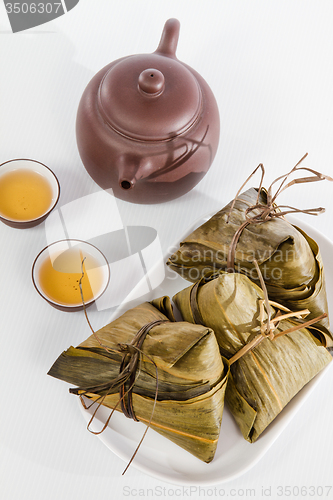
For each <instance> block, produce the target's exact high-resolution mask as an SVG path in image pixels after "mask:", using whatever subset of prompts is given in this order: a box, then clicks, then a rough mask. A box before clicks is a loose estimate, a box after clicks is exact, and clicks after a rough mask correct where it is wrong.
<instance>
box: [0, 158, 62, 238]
mask: <svg viewBox="0 0 333 500" xmlns="http://www.w3.org/2000/svg"><path fill="white" fill-rule="evenodd" d="M59 196H60V185H59V181H58V179H57V177H56V175H55V174H54V173H53V172H52V170H50V169H49V168H48V167H47V166H46V165H44V164H43V163H41V162H39V161H36V160H30V159H25V158H20V159H15V160H9V161H6V162H4V163H2V164H1V165H0V220H1V221H2V222H3V223H5V224H7V225H8V226H11V227H15V228H20V229H25V228H29V227H34V226H37V225H38V224H40V223H41V222H43V221H44V220H45V219H46V217H47V216H48V215H49V214H50V212H51V211H52V210H53V209H54V207H55V206H56V204H57V203H58V200H59Z"/></svg>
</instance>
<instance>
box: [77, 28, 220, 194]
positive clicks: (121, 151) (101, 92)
mask: <svg viewBox="0 0 333 500" xmlns="http://www.w3.org/2000/svg"><path fill="white" fill-rule="evenodd" d="M179 26H180V25H179V21H177V20H176V19H169V20H168V21H167V22H166V24H165V26H164V31H163V33H162V37H161V41H160V44H159V46H158V48H157V50H156V51H155V52H154V53H152V54H142V55H134V56H128V57H124V58H122V59H118V60H117V61H114V62H112V63H111V64H109V65H108V66H106V67H105V68H103V69H102V70H101V71H100V72H99V73H97V74H96V75H95V77H94V78H93V79H92V80H91V81H90V83H89V84H88V86H87V88H86V89H85V91H84V93H83V96H82V98H81V101H80V105H79V108H78V114H77V127H76V130H77V144H78V149H79V152H80V155H81V158H82V162H83V164H84V166H85V167H86V169H87V171H88V172H89V174H90V175H91V177H92V178H93V179H94V180H95V181H96V182H97V183H98V184H99V185H100V186H101V187H102V188H103V189H108V188H112V189H113V192H114V194H115V196H117V197H118V198H121V199H124V200H127V201H131V202H134V203H160V202H164V201H168V200H171V199H174V198H177V197H179V196H181V195H183V194H185V193H186V192H188V191H189V190H191V189H192V188H193V187H194V186H195V185H196V184H197V183H198V182H199V181H200V180H201V179H202V177H203V176H204V175H205V173H206V172H207V170H208V169H209V167H210V165H211V163H212V161H213V159H214V156H215V153H216V150H217V146H218V141H219V114H218V108H217V104H216V101H215V98H214V96H213V93H212V91H211V89H210V88H209V86H208V85H207V83H206V82H205V80H204V79H203V78H202V77H201V76H200V75H199V74H198V73H196V72H195V71H194V70H193V69H191V68H190V67H189V66H187V65H185V64H183V63H181V62H180V61H178V59H177V58H176V54H175V53H176V48H177V43H178V37H179Z"/></svg>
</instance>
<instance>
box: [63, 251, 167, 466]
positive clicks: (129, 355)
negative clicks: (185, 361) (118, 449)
mask: <svg viewBox="0 0 333 500" xmlns="http://www.w3.org/2000/svg"><path fill="white" fill-rule="evenodd" d="M81 259H82V261H81V270H82V275H81V278H80V281H79V288H80V294H81V300H82V304H83V309H84V313H85V316H86V320H87V322H88V325H89V327H90V329H91V331H92V332H93V335H94V337H95V338H96V340H97V342H98V343H99V345H100V346H101V347H102V349H104V350H105V351H107V352H109V353H111V352H112V353H116V354H122V355H123V356H122V360H121V363H120V367H119V374H118V376H117V377H115V378H114V379H112V380H110V381H109V382H107V383H103V384H99V385H95V386H93V387H77V388H75V389H69V392H70V393H72V394H77V395H79V396H80V400H81V403H82V405H83V406H84V408H85V409H89V408H90V407H91V406H93V405H94V404H96V403H97V406H96V408H95V410H94V412H93V414H92V416H91V418H90V420H89V422H88V425H87V429H88V430H89V431H90V432H91V433H92V434H101V433H102V432H103V431H104V430H105V429H106V427H107V426H108V424H109V422H110V420H111V417H112V415H113V413H114V411H115V410H116V408H117V407H118V405H119V404H120V406H121V410H122V412H123V413H124V415H125V416H126V417H127V418H132V419H133V420H134V421H136V422H139V419H138V418H137V417H136V416H135V413H134V408H133V399H132V394H133V388H134V385H135V382H136V380H137V378H138V376H139V373H138V372H140V361H141V356H145V357H146V358H148V359H149V360H150V361H151V362H152V363H153V365H154V366H155V374H156V389H155V397H154V403H153V408H152V412H151V415H150V419H149V422H148V424H147V425H146V429H145V432H144V433H143V436H142V438H141V440H140V442H139V444H138V446H137V447H136V449H135V451H134V453H133V455H132V457H131V459H130V461H129V462H128V464H127V466H126V468H125V470H124V471H123V473H122V475H124V474H125V472H126V471H127V469H128V467H129V466H130V464H131V463H132V461H133V459H134V457H135V455H136V454H137V452H138V450H139V448H140V446H141V444H142V442H143V440H144V438H145V436H146V434H147V431H148V429H149V427H150V425H151V422H152V419H153V415H154V411H155V406H156V402H157V397H158V370H157V365H156V363H155V362H154V360H153V359H152V358H151V356H149V355H148V354H147V353H145V352H143V351H142V349H141V347H142V344H143V342H144V340H145V338H146V335H147V334H148V333H149V332H150V330H151V329H152V328H153V327H155V326H157V325H160V324H161V323H166V322H168V321H169V320H162V319H161V320H155V321H151V322H150V323H147V324H146V325H144V326H142V328H140V330H139V331H138V332H137V333H136V334H135V336H134V337H133V339H132V340H131V342H129V343H121V344H119V349H118V350H117V349H112V348H110V347H108V346H105V345H104V344H103V343H102V342H101V340H100V339H99V337H98V335H97V334H96V332H95V330H94V329H93V327H92V325H91V323H90V321H89V318H88V315H87V311H86V305H85V301H84V297H83V291H82V279H83V277H84V260H85V258H82V255H81ZM126 385H128V387H126ZM114 387H119V400H118V401H117V403H116V404H115V406H114V407H113V409H112V411H111V413H110V415H109V416H108V418H107V420H106V422H105V423H104V425H103V427H102V429H101V430H99V431H93V430H91V429H90V425H91V424H92V422H93V420H94V418H95V416H96V414H97V412H98V410H99V408H100V407H101V405H102V404H103V403H104V400H105V398H106V397H107V396H108V395H109V394H110V392H111V391H112V389H113V388H114ZM98 391H106V393H105V394H103V395H101V396H99V397H98V398H97V399H95V400H94V401H93V402H92V403H91V404H90V405H86V404H85V402H84V400H83V396H85V395H87V394H89V393H92V392H98Z"/></svg>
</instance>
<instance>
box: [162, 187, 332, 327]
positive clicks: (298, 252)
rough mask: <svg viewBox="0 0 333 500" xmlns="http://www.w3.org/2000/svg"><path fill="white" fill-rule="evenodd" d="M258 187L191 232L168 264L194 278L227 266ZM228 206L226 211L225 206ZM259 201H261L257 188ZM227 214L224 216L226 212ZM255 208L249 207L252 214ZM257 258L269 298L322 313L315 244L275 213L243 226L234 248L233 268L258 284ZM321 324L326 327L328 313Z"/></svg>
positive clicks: (324, 309)
mask: <svg viewBox="0 0 333 500" xmlns="http://www.w3.org/2000/svg"><path fill="white" fill-rule="evenodd" d="M257 198H258V190H257V189H255V188H250V189H248V190H247V191H245V192H244V193H242V194H241V195H239V197H238V198H237V199H236V201H235V202H230V203H229V204H228V205H227V206H226V207H224V208H223V209H222V210H220V211H219V212H217V213H216V214H215V215H214V216H213V217H211V219H209V220H208V221H207V222H205V223H204V224H203V225H201V226H200V227H199V228H197V229H196V230H195V231H193V232H192V233H191V234H190V235H189V236H187V238H185V240H184V241H183V242H182V243H181V244H180V248H179V250H178V251H177V252H175V253H174V254H173V255H172V256H171V257H170V258H169V260H168V262H167V264H168V265H169V266H170V268H171V269H173V270H174V271H176V272H177V273H178V274H180V275H181V276H183V277H184V278H185V279H187V280H189V281H192V282H195V281H197V280H199V279H200V278H201V277H203V276H204V275H205V274H207V273H209V272H215V271H217V270H219V269H223V270H226V269H227V268H228V255H229V251H230V245H231V243H232V240H233V237H234V235H235V233H236V232H237V230H238V229H239V228H240V226H241V225H242V224H244V222H245V221H246V217H247V215H246V211H247V210H248V209H249V207H253V206H255V205H256V204H257ZM232 203H233V209H232V211H231V213H230V209H231V205H232ZM259 203H260V204H261V205H262V206H265V204H266V203H267V193H266V191H265V190H264V189H262V190H261V191H260V193H259ZM229 213H230V216H229ZM259 213H260V210H259V209H256V208H255V209H253V211H252V212H251V215H252V216H253V217H255V216H256V215H258V214H259ZM254 259H256V260H257V262H258V264H259V268H260V271H261V273H262V276H263V278H264V281H265V284H266V287H267V290H268V294H269V298H270V299H271V300H275V301H277V302H279V303H281V304H283V305H285V306H286V307H288V308H289V309H291V310H302V309H305V308H307V309H309V310H310V318H314V317H317V316H320V315H321V314H322V313H328V306H327V296H326V288H325V278H324V267H323V262H322V258H321V255H320V251H319V248H318V245H317V243H316V242H315V241H314V240H313V239H312V238H310V237H309V236H308V235H307V234H306V233H305V232H304V231H302V230H301V229H299V228H298V227H296V226H294V225H292V224H290V223H289V222H288V221H287V220H286V219H285V218H283V217H282V218H280V217H275V218H272V219H269V220H263V221H259V222H258V223H255V224H249V225H247V226H246V227H244V229H243V231H242V233H241V234H240V237H239V239H238V242H237V246H236V247H235V255H234V270H235V271H236V272H239V273H242V274H244V275H246V276H248V277H249V278H250V279H251V280H253V281H254V282H255V283H259V279H258V276H257V272H256V270H255V267H254V264H253V261H254ZM321 324H323V325H324V326H326V327H327V328H328V327H329V321H328V318H325V319H323V320H322V321H321Z"/></svg>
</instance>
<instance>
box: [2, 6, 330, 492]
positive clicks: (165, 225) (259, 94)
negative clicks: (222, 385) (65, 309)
mask: <svg viewBox="0 0 333 500" xmlns="http://www.w3.org/2000/svg"><path fill="white" fill-rule="evenodd" d="M170 17H176V18H178V19H179V20H180V22H181V32H180V39H179V44H178V50H177V56H178V58H179V59H180V60H182V61H184V62H186V63H187V64H189V65H190V66H192V67H193V68H194V69H196V70H197V71H198V72H199V73H201V74H202V76H203V77H204V78H205V79H206V80H207V82H208V83H209V85H210V86H211V88H212V90H213V92H214V94H215V96H216V99H217V102H218V106H219V110H220V116H221V136H220V145H219V149H218V153H217V155H216V158H215V161H214V163H213V165H212V167H211V169H210V171H209V172H208V174H207V175H206V177H205V178H204V179H203V180H202V181H201V183H200V184H199V185H198V186H197V187H196V188H195V189H194V190H193V191H192V192H190V193H188V194H187V195H185V196H183V197H181V198H180V199H178V200H174V201H171V202H169V203H165V204H162V205H153V206H144V205H132V204H128V203H125V202H120V201H119V202H118V208H119V211H120V215H121V218H122V220H123V222H124V224H131V225H145V226H151V227H153V228H155V229H157V231H158V234H159V238H160V241H161V243H162V247H163V251H164V252H165V253H167V251H168V247H169V246H170V245H171V244H174V242H176V241H177V240H179V238H180V237H181V236H182V235H183V234H184V231H186V229H187V228H188V227H189V226H190V225H191V224H192V223H193V222H194V221H195V220H196V219H198V218H199V217H200V216H201V215H203V214H206V213H209V212H214V211H215V210H217V209H219V208H221V207H222V206H223V205H224V204H225V203H226V202H228V201H229V200H230V199H231V198H233V197H234V194H235V192H236V191H237V189H238V187H239V185H240V184H241V183H242V182H243V180H244V179H245V178H246V177H247V175H248V174H249V173H250V172H251V171H252V170H253V169H254V168H255V167H256V166H257V164H258V163H260V162H262V163H264V165H265V167H266V171H267V178H266V182H265V185H266V186H267V185H268V184H269V182H270V181H272V180H273V179H274V178H275V177H277V176H278V175H280V174H281V173H284V172H286V171H288V170H289V169H290V168H291V167H292V166H293V165H294V164H295V163H296V162H297V161H298V160H299V159H300V158H301V157H302V156H303V154H304V153H306V152H308V153H309V157H308V159H307V161H306V166H308V167H311V168H314V169H315V170H319V171H321V172H324V173H327V174H330V175H333V118H332V116H333V64H332V54H333V29H332V26H333V5H332V2H331V1H320V2H315V1H306V0H302V1H301V0H300V1H295V0H288V1H283V0H279V1H265V0H262V1H260V0H252V1H246V0H244V1H239V0H233V1H231V0H230V1H224V0H222V1H218V0H215V1H212V0H205V1H203V0H201V1H196V0H177V1H174V0H168V1H161V0H160V1H156V0H155V1H150V0H133V1H129V0H124V1H122V2H120V1H115V0H81V1H80V2H79V4H78V5H77V6H76V7H75V8H74V9H73V10H72V11H70V12H69V13H68V14H66V15H65V16H62V17H60V18H59V19H57V20H56V21H53V22H51V23H48V24H46V25H43V26H40V27H37V28H33V29H31V30H28V31H26V32H22V33H17V34H12V33H11V30H10V25H9V21H8V19H7V16H6V12H5V8H4V5H3V4H2V3H1V5H0V77H1V79H0V100H1V113H0V163H2V162H3V161H6V160H8V159H11V158H17V157H27V158H35V159H37V160H39V161H41V162H44V163H45V164H47V165H48V166H49V167H50V168H52V169H53V170H54V171H55V173H56V174H57V176H58V177H59V180H60V184H61V190H62V191H61V199H60V204H61V205H64V204H66V203H68V202H70V201H72V200H74V199H77V198H80V197H82V196H84V195H87V194H90V193H93V192H96V191H97V190H98V187H97V186H96V185H95V183H94V182H93V181H92V180H91V179H90V177H89V176H88V174H87V173H86V171H85V170H84V168H83V166H82V164H81V161H80V158H79V155H78V152H77V148H76V141H75V115H76V109H77V106H78V102H79V99H80V97H81V94H82V92H83V90H84V88H85V86H86V85H87V83H88V82H89V80H90V79H91V77H92V76H93V75H94V74H95V73H96V72H97V71H98V70H99V69H101V68H102V67H103V66H105V65H106V64H108V63H109V62H111V61H112V60H114V59H117V58H119V57H122V56H126V55H130V54H135V53H145V52H152V51H154V50H155V49H156V47H157V45H158V42H159V38H160V35H161V32H162V28H163V25H164V22H165V21H166V20H167V19H168V18H170ZM256 182H257V179H256ZM281 201H284V202H285V203H287V204H290V205H293V206H296V207H301V208H311V207H316V206H320V205H321V206H325V207H326V209H327V211H326V213H325V214H324V215H321V216H320V217H318V218H314V217H310V216H306V221H307V223H308V224H311V225H313V226H314V227H316V228H317V229H319V230H320V231H321V232H322V233H323V234H325V235H326V236H327V237H328V238H330V239H331V240H333V227H332V217H333V184H331V183H328V182H322V183H318V184H310V185H303V186H296V187H293V188H291V189H290V190H289V192H287V193H286V194H285V195H284V196H283V197H282V200H281ZM304 217H305V216H299V218H300V219H303V220H304ZM45 243H46V240H45V229H44V225H41V226H38V227H36V228H33V229H30V230H26V231H20V230H15V229H11V228H9V227H7V226H5V225H3V224H1V227H0V349H1V351H0V394H1V409H0V447H1V454H0V497H1V499H2V498H3V499H4V500H14V499H15V500H18V499H22V498H25V499H27V500H30V499H34V500H40V499H43V500H45V499H48V500H53V499H58V498H62V499H64V500H67V499H68V500H69V499H78V498H80V499H82V500H86V499H91V498H98V499H103V500H106V499H111V498H112V499H113V498H115V499H118V498H119V499H121V498H126V497H125V496H124V493H126V492H128V491H132V496H135V494H136V495H137V496H139V494H140V491H139V490H140V489H141V490H142V491H141V494H145V495H146V496H147V494H148V493H147V488H151V489H152V488H155V487H157V486H159V487H161V490H158V491H160V492H161V495H160V496H163V495H164V497H169V496H170V498H171V495H172V485H168V484H167V483H164V482H162V481H159V480H157V479H153V478H151V477H149V476H147V475H145V474H143V473H141V472H138V471H137V470H135V468H134V467H131V468H130V469H129V470H128V472H127V473H126V475H125V476H124V477H121V473H122V471H123V468H124V462H122V461H121V460H120V459H119V458H117V457H116V456H114V455H113V454H112V453H111V452H110V451H109V450H108V449H107V448H106V447H105V446H103V444H102V443H101V442H100V441H99V440H98V438H96V437H95V436H93V435H91V434H90V433H89V432H88V431H87V430H86V428H85V424H84V422H83V419H82V415H81V414H80V412H79V410H78V406H77V401H76V399H75V397H74V396H70V395H69V394H68V393H67V389H66V386H65V385H63V384H62V383H61V382H59V381H57V380H53V379H51V378H50V377H47V376H46V373H47V371H48V370H49V368H50V366H51V365H52V363H53V362H54V360H55V359H56V357H57V356H58V355H59V354H60V353H61V352H62V350H64V349H66V348H67V347H68V346H69V345H70V344H72V345H76V344H77V343H79V342H80V341H81V340H83V339H84V338H85V337H86V336H88V334H89V333H88V332H87V325H86V323H85V320H84V317H83V314H82V313H73V314H66V313H61V312H59V311H56V310H54V309H52V308H51V307H50V306H48V304H47V303H46V302H44V301H43V300H42V299H41V298H40V297H39V296H38V295H37V294H36V293H35V291H34V289H33V287H32V284H31V279H30V269H31V265H32V262H33V260H34V257H35V256H36V255H37V253H38V252H39V251H40V250H41V249H42V248H43V247H44V246H45ZM328 279H332V277H329V278H328ZM93 320H94V321H95V325H96V326H102V324H103V321H104V320H105V316H103V314H100V315H97V314H96V315H95V316H93ZM331 372H332V370H331V371H330V372H329V373H328V374H327V375H326V376H325V378H324V379H323V380H322V383H321V384H320V387H319V388H318V391H316V393H314V394H312V395H311V397H310V398H309V400H307V401H306V403H305V404H304V406H303V407H302V408H301V410H300V411H299V413H298V414H297V416H296V417H295V418H294V420H293V422H292V423H291V424H290V425H289V426H288V428H287V429H286V430H285V431H284V433H283V434H282V435H281V436H280V438H279V439H278V440H277V441H276V442H275V443H274V444H273V446H272V447H271V449H270V450H269V451H268V452H267V454H266V455H265V456H264V458H263V459H261V461H260V462H259V463H258V464H257V465H255V466H254V467H253V468H252V469H251V470H250V471H249V472H247V473H245V474H243V475H242V476H241V477H239V478H238V479H237V480H234V481H231V482H229V483H226V484H224V485H223V487H224V488H225V490H226V494H227V493H229V496H231V495H232V493H231V491H232V489H233V488H236V489H241V490H242V491H243V495H242V493H240V495H239V496H243V497H244V498H250V493H249V492H248V494H247V493H246V489H250V488H254V489H255V491H256V496H255V497H254V496H253V494H252V496H251V498H263V497H264V496H263V494H262V488H264V489H265V490H266V494H267V495H268V493H271V495H270V498H281V496H278V492H279V491H280V490H278V489H277V487H278V486H282V487H283V488H284V487H286V486H299V487H301V486H303V485H304V486H307V487H309V486H311V485H314V486H320V485H321V486H327V485H332V484H333V480H332V465H333V460H332V449H333V433H332V416H333V399H332V382H333V375H332V373H331ZM124 487H126V488H127V490H124V489H123V488H124ZM164 487H165V488H166V490H163V488H164ZM270 487H271V490H270V491H269V490H267V488H270ZM170 489H171V490H170ZM168 490H170V491H169V494H168ZM174 490H175V487H174ZM332 490H333V488H332ZM332 490H331V492H330V495H329V497H331V498H333V491H332ZM156 491H157V490H156ZM326 492H327V490H324V495H323V496H324V497H325V495H326ZM173 493H174V494H175V491H173ZM213 493H214V492H210V493H209V492H208V489H207V488H206V489H205V488H203V489H202V491H201V492H200V496H199V493H197V494H195V493H192V498H196V497H198V498H199V497H200V498H201V497H205V495H206V496H208V495H209V494H211V495H212V494H213ZM299 496H300V495H299ZM150 497H151V496H150ZM291 497H293V495H292V496H291ZM294 497H295V498H298V496H297V495H296V496H295V495H294ZM289 498H290V497H289ZM309 498H310V496H309Z"/></svg>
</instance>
